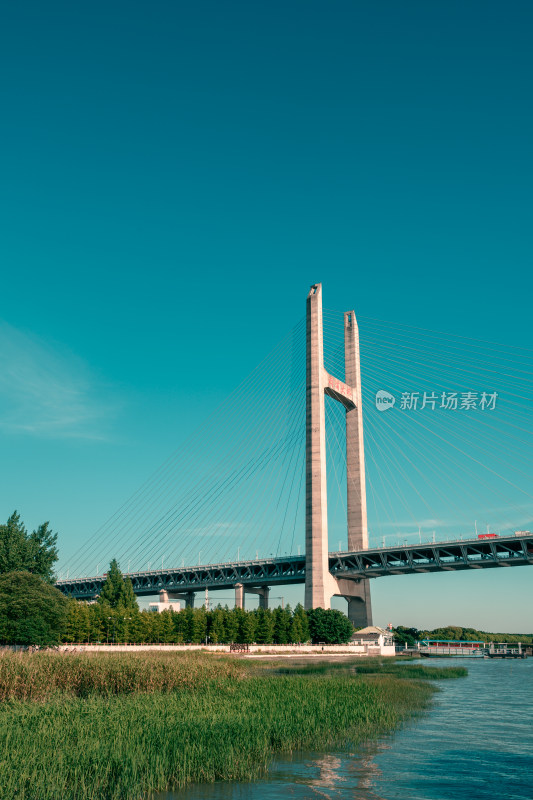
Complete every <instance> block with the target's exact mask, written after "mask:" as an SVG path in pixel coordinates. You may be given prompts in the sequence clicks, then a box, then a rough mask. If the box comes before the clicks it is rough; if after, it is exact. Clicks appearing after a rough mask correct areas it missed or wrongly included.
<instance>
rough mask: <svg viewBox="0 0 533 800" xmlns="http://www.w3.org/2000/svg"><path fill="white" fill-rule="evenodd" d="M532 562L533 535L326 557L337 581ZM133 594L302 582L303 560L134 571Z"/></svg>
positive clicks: (68, 584)
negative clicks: (338, 579)
mask: <svg viewBox="0 0 533 800" xmlns="http://www.w3.org/2000/svg"><path fill="white" fill-rule="evenodd" d="M527 564H533V534H531V533H528V534H521V535H515V536H501V537H499V538H497V539H464V540H455V541H447V542H431V543H426V544H417V545H402V546H400V547H382V548H373V549H370V550H359V551H355V552H338V553H330V554H329V569H330V572H331V574H332V575H334V576H335V577H337V578H347V579H350V580H359V579H361V578H379V577H385V576H387V575H408V574H413V573H416V572H446V571H456V570H465V569H487V568H489V567H513V566H516V567H518V566H524V565H527ZM128 577H129V578H131V581H132V584H133V591H134V592H135V594H136V595H139V596H142V595H154V594H157V593H158V592H159V591H161V590H162V589H166V590H167V591H169V592H184V593H185V592H199V591H205V589H209V590H210V591H211V590H215V589H232V588H233V587H234V586H235V584H237V583H242V584H244V585H245V586H248V587H251V586H281V585H284V584H296V583H304V581H305V556H286V557H284V558H263V559H257V560H255V561H236V562H233V563H227V564H212V565H207V566H201V565H200V566H196V567H182V568H179V569H164V570H149V571H145V572H132V573H130V574H129V575H128ZM104 581H105V576H102V575H100V576H93V577H85V578H75V579H71V580H68V579H67V580H61V581H58V582H57V583H56V586H57V588H58V589H60V590H61V591H62V592H64V594H67V595H69V596H71V597H76V598H78V599H90V598H94V597H96V596H97V595H98V594H99V592H100V590H101V588H102V586H103V583H104Z"/></svg>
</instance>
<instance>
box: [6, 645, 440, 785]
mask: <svg viewBox="0 0 533 800" xmlns="http://www.w3.org/2000/svg"><path fill="white" fill-rule="evenodd" d="M11 658H12V659H13V660H12V661H11V662H10V663H2V659H1V658H0V689H1V691H2V693H3V694H2V696H3V698H4V702H3V703H2V706H1V707H0V754H1V755H0V797H1V798H2V800H15V798H16V800H140V799H141V798H149V797H150V795H151V793H152V792H154V791H163V790H165V789H167V788H178V787H183V786H185V785H186V784H187V783H190V782H203V781H207V782H210V781H215V780H251V779H254V778H256V777H257V776H258V775H259V774H261V772H263V771H264V770H265V768H266V767H267V765H268V763H269V761H270V760H271V759H272V757H273V756H275V755H276V754H277V753H282V752H290V751H292V750H298V749H320V750H322V749H326V748H327V747H330V746H332V745H339V744H343V743H345V742H350V743H351V744H356V743H357V742H360V741H362V740H366V739H370V738H374V737H377V736H380V735H383V734H386V733H388V732H390V731H392V730H394V729H395V728H396V727H397V726H398V725H399V724H400V723H401V722H402V720H404V719H405V718H406V717H408V716H411V715H413V714H416V713H419V712H420V711H421V710H422V709H424V708H425V707H426V706H427V705H428V703H429V701H430V698H431V695H432V692H433V691H434V690H433V688H432V687H431V686H430V685H427V684H424V683H423V682H420V681H413V680H406V679H405V678H406V677H410V676H406V675H401V676H400V675H396V674H384V673H383V671H381V672H380V671H379V665H377V664H376V665H375V666H376V667H377V668H378V672H374V674H369V675H359V674H357V673H355V674H354V673H353V665H348V666H349V667H350V668H351V669H352V672H351V673H350V672H348V671H344V672H343V670H342V669H341V665H340V664H338V665H337V664H336V665H334V666H333V667H332V665H331V664H329V665H323V664H322V665H321V664H318V665H317V666H320V667H321V666H325V667H326V668H325V670H324V672H318V673H317V672H316V671H315V672H311V673H309V674H307V673H305V674H287V675H280V674H275V672H274V671H273V670H272V669H270V670H268V669H265V668H264V667H263V666H261V667H260V668H259V667H258V666H256V665H255V664H253V665H251V664H249V663H244V662H242V661H240V660H239V661H236V660H232V659H230V658H227V657H226V658H217V657H213V656H209V655H205V654H194V655H193V654H142V655H141V656H139V657H134V656H133V654H124V655H118V654H115V655H113V656H89V657H87V656H64V655H58V654H49V655H47V654H39V655H38V657H37V658H36V657H35V656H22V657H21V656H14V657H11ZM17 659H18V660H17ZM8 660H9V659H8ZM311 666H314V665H311ZM344 666H345V669H346V665H344ZM390 666H391V667H394V664H391V665H390ZM397 666H402V667H403V666H408V665H397ZM296 669H297V668H296ZM436 671H438V672H439V673H441V672H442V670H440V669H439V670H436ZM416 673H417V674H416V676H415V677H419V669H417V670H416ZM69 676H70V678H72V681H71V683H70V684H69V683H68V678H69ZM91 676H92V683H91ZM438 677H442V676H441V675H440V674H439V676H438ZM25 681H28V683H27V685H26V684H25ZM132 686H133V687H134V688H132ZM22 698H23V699H22Z"/></svg>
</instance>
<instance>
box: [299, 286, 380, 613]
mask: <svg viewBox="0 0 533 800" xmlns="http://www.w3.org/2000/svg"><path fill="white" fill-rule="evenodd" d="M344 326H345V333H344V345H345V367H346V383H345V382H344V381H340V380H339V379H337V378H335V377H334V376H333V375H330V374H329V373H328V372H327V371H326V370H325V368H324V345H323V333H322V285H321V284H320V283H317V284H314V285H313V286H312V287H311V290H310V292H309V294H308V296H307V348H306V370H307V379H306V460H305V475H306V498H305V499H306V502H305V575H306V578H305V607H306V608H318V607H320V608H330V603H331V597H332V596H333V595H342V596H343V597H346V599H347V600H348V616H349V618H350V620H351V621H352V622H353V623H354V624H356V625H357V626H358V627H359V626H361V625H363V626H364V625H367V624H371V621H372V614H371V607H370V589H369V586H368V581H366V580H359V581H351V580H346V579H343V580H342V581H337V580H336V579H335V578H334V577H333V576H332V575H331V573H330V571H329V557H328V510H327V479H326V417H325V400H324V396H325V395H326V394H327V395H328V396H330V397H333V398H334V399H335V400H337V401H338V402H340V403H342V405H343V406H344V408H345V409H346V458H347V464H348V468H347V479H348V487H347V489H348V494H347V501H348V549H354V550H356V549H363V548H365V547H367V546H368V532H367V523H366V494H365V477H364V450H363V417H362V409H361V379H360V369H359V336H358V329H357V323H356V320H355V314H354V312H353V311H350V312H347V313H346V314H345V316H344Z"/></svg>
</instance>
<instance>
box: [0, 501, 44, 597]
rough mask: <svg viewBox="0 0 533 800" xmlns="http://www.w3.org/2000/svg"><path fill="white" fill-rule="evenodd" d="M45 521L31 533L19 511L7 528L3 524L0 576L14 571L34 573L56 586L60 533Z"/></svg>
mask: <svg viewBox="0 0 533 800" xmlns="http://www.w3.org/2000/svg"><path fill="white" fill-rule="evenodd" d="M48 526H49V523H48V522H43V523H42V525H39V527H38V528H37V530H35V531H33V533H31V534H28V532H27V530H26V528H25V527H24V523H23V522H22V521H21V519H20V515H19V514H17V512H16V511H14V512H13V514H12V515H11V516H10V517H9V519H8V520H7V523H6V524H5V525H0V574H1V573H6V572H13V571H24V572H31V573H32V574H34V575H40V576H41V577H42V578H44V580H46V581H48V582H49V583H52V582H53V580H54V575H53V566H54V564H55V562H56V561H57V558H58V555H57V547H56V543H57V533H53V532H52V531H51V530H50V528H49V527H48Z"/></svg>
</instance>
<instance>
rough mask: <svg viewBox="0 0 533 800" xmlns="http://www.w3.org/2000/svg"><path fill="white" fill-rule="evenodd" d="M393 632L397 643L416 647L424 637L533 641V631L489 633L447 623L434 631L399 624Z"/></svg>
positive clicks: (524, 642) (477, 640)
mask: <svg viewBox="0 0 533 800" xmlns="http://www.w3.org/2000/svg"><path fill="white" fill-rule="evenodd" d="M392 632H393V634H394V639H395V641H396V644H399V645H403V644H407V646H408V647H416V643H417V642H419V641H422V640H423V639H441V640H442V639H444V640H445V641H451V642H487V643H489V642H509V644H514V643H518V642H522V643H523V644H531V642H532V641H533V633H489V632H487V631H478V630H476V629H475V628H461V627H460V626H457V625H446V626H445V627H444V628H434V629H433V630H432V631H429V630H419V629H418V628H406V627H404V626H403V625H399V626H398V627H397V628H393V631H392Z"/></svg>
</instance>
